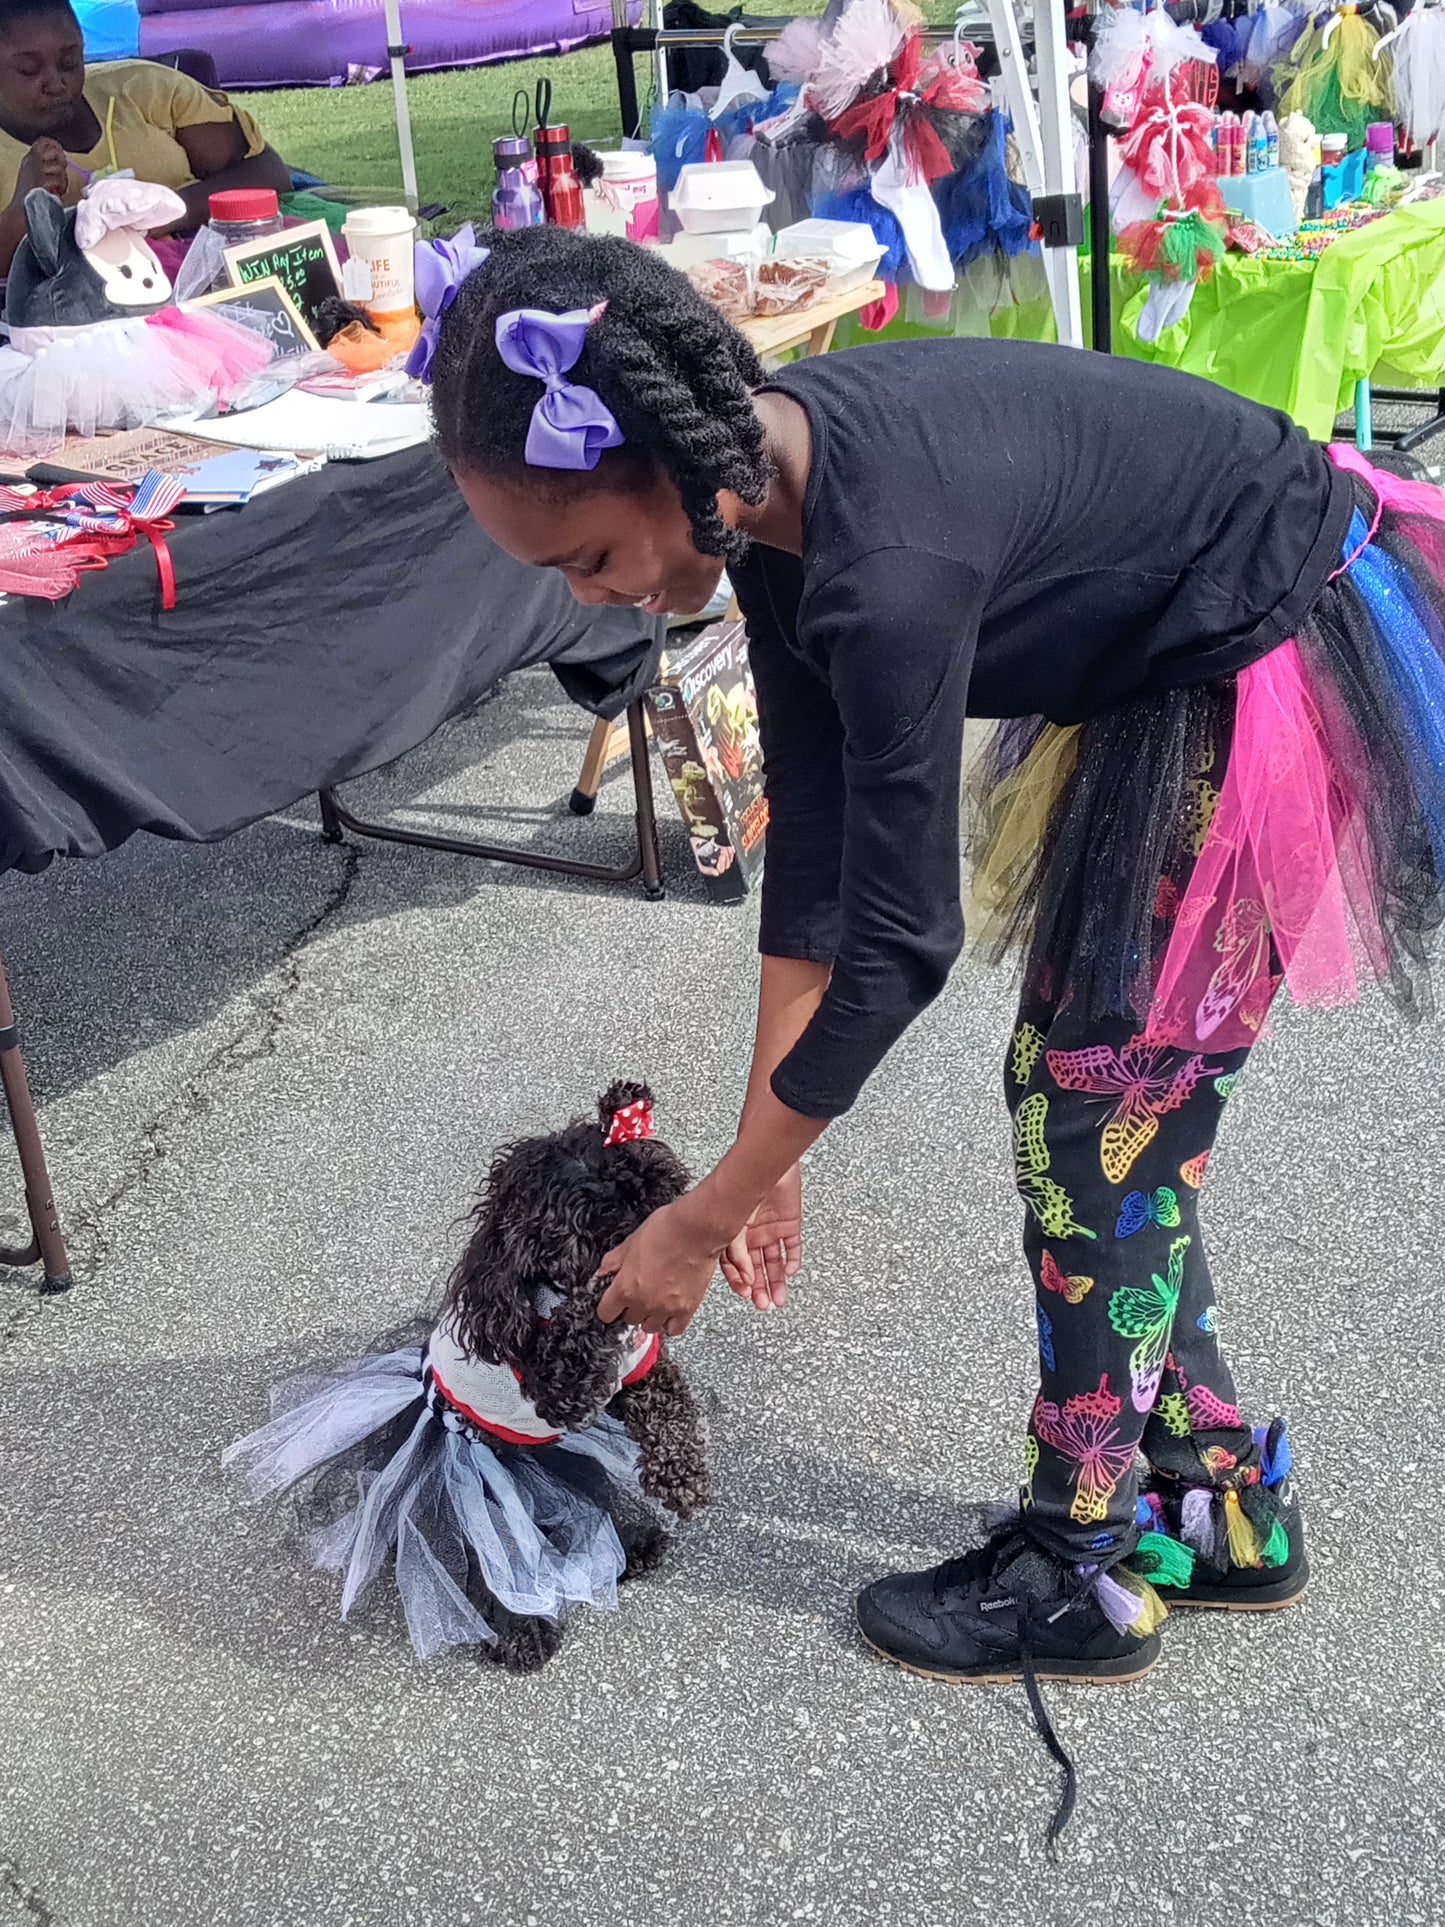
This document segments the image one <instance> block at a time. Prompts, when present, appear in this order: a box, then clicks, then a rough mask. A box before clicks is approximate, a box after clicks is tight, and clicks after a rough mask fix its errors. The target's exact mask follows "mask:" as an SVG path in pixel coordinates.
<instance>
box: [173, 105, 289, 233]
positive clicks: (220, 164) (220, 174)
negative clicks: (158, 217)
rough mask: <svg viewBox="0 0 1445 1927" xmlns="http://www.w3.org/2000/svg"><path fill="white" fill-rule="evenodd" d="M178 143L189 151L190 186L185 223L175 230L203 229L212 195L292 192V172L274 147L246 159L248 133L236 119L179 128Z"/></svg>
mask: <svg viewBox="0 0 1445 1927" xmlns="http://www.w3.org/2000/svg"><path fill="white" fill-rule="evenodd" d="M176 139H177V140H178V141H179V142H180V144H181V146H182V147H183V148H184V149H185V150H186V159H187V160H188V161H189V162H190V164H191V172H192V173H193V174H194V175H195V176H196V178H195V180H194V181H193V182H192V184H191V186H189V187H183V188H182V189H181V190H180V194H181V199H182V200H183V201H184V202H185V204H186V214H185V219H184V220H181V221H177V222H176V224H175V228H174V229H171V230H169V231H170V232H172V233H174V232H175V231H176V229H186V228H193V227H201V226H202V225H203V224H204V222H205V221H206V218H207V216H208V214H209V212H210V209H209V202H210V198H211V196H212V195H213V194H219V193H222V192H223V191H224V190H225V189H226V188H230V187H269V188H274V189H275V191H276V193H277V194H289V193H290V192H291V170H290V168H288V167H287V165H286V163H285V161H283V160H282V158H281V156H280V155H279V154H278V153H277V152H276V150H275V148H274V147H263V148H262V149H261V151H260V153H259V154H251V155H249V156H248V155H247V153H246V149H247V147H248V145H249V142H248V141H247V138H246V130H245V129H244V128H243V127H242V125H241V123H240V122H239V121H238V120H237V119H235V117H234V116H233V117H232V118H231V119H230V120H228V121H199V122H197V123H196V125H195V126H193V127H178V128H177V129H176Z"/></svg>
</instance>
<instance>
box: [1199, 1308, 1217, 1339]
mask: <svg viewBox="0 0 1445 1927" xmlns="http://www.w3.org/2000/svg"><path fill="white" fill-rule="evenodd" d="M1194 1322H1195V1324H1196V1325H1198V1327H1199V1329H1200V1331H1202V1332H1204V1333H1205V1334H1206V1336H1207V1337H1209V1338H1213V1336H1214V1334H1215V1333H1216V1332H1217V1331H1218V1330H1219V1313H1218V1312H1217V1311H1216V1310H1215V1308H1214V1306H1213V1305H1206V1306H1205V1307H1204V1309H1203V1311H1202V1312H1200V1314H1199V1316H1198V1317H1197V1318H1196V1319H1195V1321H1194Z"/></svg>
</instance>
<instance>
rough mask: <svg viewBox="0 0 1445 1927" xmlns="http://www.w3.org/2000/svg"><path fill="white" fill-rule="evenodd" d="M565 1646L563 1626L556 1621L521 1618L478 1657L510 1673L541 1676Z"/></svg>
mask: <svg viewBox="0 0 1445 1927" xmlns="http://www.w3.org/2000/svg"><path fill="white" fill-rule="evenodd" d="M561 1644H562V1626H561V1624H560V1622H559V1621H557V1620H555V1619H519V1620H517V1621H516V1622H515V1623H514V1624H512V1625H510V1626H508V1627H507V1628H506V1629H505V1630H504V1631H503V1632H501V1633H499V1634H498V1636H497V1638H496V1639H495V1640H494V1642H493V1643H492V1644H491V1645H490V1646H482V1647H479V1648H478V1649H477V1651H478V1657H479V1658H480V1659H482V1660H483V1661H484V1662H486V1663H487V1664H489V1665H492V1666H500V1667H501V1668H502V1670H503V1672H506V1673H540V1672H541V1670H542V1668H543V1667H544V1666H545V1665H546V1664H547V1661H548V1660H549V1659H551V1658H552V1657H553V1656H554V1655H555V1654H556V1652H557V1650H558V1648H559V1647H560V1646H561Z"/></svg>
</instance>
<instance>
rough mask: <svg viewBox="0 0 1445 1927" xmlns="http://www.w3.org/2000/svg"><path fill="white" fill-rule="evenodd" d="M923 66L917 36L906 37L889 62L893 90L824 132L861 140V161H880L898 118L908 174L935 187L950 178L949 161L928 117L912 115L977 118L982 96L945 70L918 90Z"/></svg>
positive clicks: (857, 104)
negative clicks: (928, 112)
mask: <svg viewBox="0 0 1445 1927" xmlns="http://www.w3.org/2000/svg"><path fill="white" fill-rule="evenodd" d="M922 65H923V39H922V36H921V35H919V34H916V33H912V34H909V36H908V38H907V39H906V40H905V41H904V43H903V45H902V47H901V48H900V49H899V51H898V56H897V58H896V59H895V60H894V62H893V67H892V74H893V84H892V86H891V87H887V88H885V89H884V91H883V92H882V93H880V94H871V95H869V97H868V98H867V99H866V100H856V101H854V103H853V105H852V106H851V107H845V108H844V110H843V112H842V113H841V114H839V116H838V118H837V119H836V120H832V121H829V123H828V132H829V133H830V134H832V135H835V136H836V137H837V138H838V139H839V140H855V139H857V138H859V137H860V136H861V137H862V140H863V158H864V159H865V160H869V161H879V160H882V158H883V156H884V155H885V154H886V153H887V152H888V142H889V139H890V137H891V136H892V133H893V128H894V123H895V122H896V121H897V120H898V119H899V118H900V116H902V118H903V148H904V152H905V154H906V155H907V157H908V161H909V166H910V168H911V170H912V171H913V172H914V173H915V174H917V176H918V177H919V178H920V179H921V180H924V181H936V180H940V179H941V178H942V177H943V176H944V175H945V174H951V173H952V172H953V160H952V157H951V156H950V154H949V151H948V149H947V148H946V147H945V146H944V144H943V142H942V141H941V140H940V139H939V137H938V134H937V131H936V130H935V129H934V128H933V126H932V125H931V124H930V123H929V121H928V119H927V117H926V116H925V115H923V114H920V113H917V112H914V111H913V110H914V109H916V108H917V107H919V106H924V107H933V108H938V109H940V110H944V111H947V112H949V113H955V114H970V113H978V112H979V111H980V110H981V109H982V107H983V105H984V102H985V98H986V96H985V94H984V89H983V86H982V84H981V83H978V82H976V83H975V84H974V85H972V86H971V85H970V83H969V81H968V80H967V79H966V78H965V76H964V75H963V74H961V73H959V72H958V71H957V70H956V69H954V68H952V67H947V66H945V67H943V68H941V69H940V71H939V72H938V73H936V74H935V75H934V77H933V78H932V80H930V81H929V82H927V84H926V85H925V86H924V87H922V88H921V89H920V88H919V86H918V76H919V70H920V68H921V67H922Z"/></svg>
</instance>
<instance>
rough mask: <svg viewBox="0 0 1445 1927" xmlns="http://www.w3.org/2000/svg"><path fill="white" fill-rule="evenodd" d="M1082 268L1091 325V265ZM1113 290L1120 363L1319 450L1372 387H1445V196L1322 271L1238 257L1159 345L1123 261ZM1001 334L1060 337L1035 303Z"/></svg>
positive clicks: (1358, 239) (1322, 260)
mask: <svg viewBox="0 0 1445 1927" xmlns="http://www.w3.org/2000/svg"><path fill="white" fill-rule="evenodd" d="M1081 268H1082V279H1083V284H1084V286H1083V300H1084V316H1085V322H1086V324H1087V320H1088V313H1089V275H1088V264H1087V262H1082V263H1081ZM1111 280H1112V294H1113V310H1114V352H1115V353H1116V354H1122V355H1130V356H1133V357H1134V358H1135V359H1136V360H1139V361H1155V362H1160V363H1163V364H1164V365H1165V366H1166V367H1170V368H1183V369H1185V370H1186V371H1187V372H1188V373H1189V374H1192V375H1206V376H1208V377H1209V378H1210V379H1211V380H1213V381H1217V382H1221V383H1222V384H1223V385H1224V386H1225V387H1226V388H1233V389H1234V390H1235V391H1236V392H1237V393H1238V394H1241V395H1248V396H1249V397H1250V398H1251V400H1254V401H1260V402H1266V403H1268V405H1269V406H1270V407H1272V408H1282V409H1284V411H1285V412H1286V413H1287V414H1290V415H1292V416H1293V417H1294V419H1295V420H1296V421H1297V422H1298V423H1299V424H1300V426H1301V427H1302V428H1303V429H1304V430H1305V431H1306V433H1307V434H1310V435H1312V436H1313V437H1314V438H1315V439H1316V440H1317V441H1326V440H1328V438H1329V436H1330V433H1331V431H1332V429H1333V427H1334V422H1335V416H1336V415H1337V414H1338V413H1339V412H1340V410H1341V409H1342V408H1348V407H1350V406H1351V404H1352V402H1353V400H1354V389H1355V383H1356V382H1357V381H1358V380H1360V379H1361V378H1362V377H1366V376H1368V377H1370V378H1371V379H1373V380H1375V381H1378V382H1381V383H1384V384H1388V385H1390V386H1394V387H1400V388H1436V387H1440V386H1442V385H1445V198H1442V199H1441V200H1438V201H1428V202H1425V203H1424V204H1423V205H1421V206H1418V207H1402V208H1396V209H1395V210H1394V212H1393V213H1391V214H1387V215H1385V216H1384V218H1383V219H1381V220H1379V221H1373V222H1371V224H1370V225H1369V226H1368V227H1363V228H1356V229H1355V231H1354V232H1353V233H1351V234H1344V235H1341V237H1340V239H1339V240H1338V241H1335V242H1333V243H1332V244H1331V245H1330V246H1329V247H1328V248H1326V249H1325V251H1324V253H1323V254H1321V255H1319V256H1317V257H1316V259H1314V260H1312V261H1262V260H1259V259H1257V258H1252V257H1251V256H1249V255H1245V254H1228V255H1226V256H1225V258H1224V260H1223V262H1222V263H1221V264H1220V266H1219V267H1218V268H1217V269H1216V270H1215V272H1214V274H1213V275H1212V276H1211V278H1210V279H1209V280H1208V281H1207V282H1205V283H1204V284H1203V286H1202V287H1199V288H1196V289H1195V292H1194V299H1193V301H1192V302H1191V303H1190V305H1189V312H1188V314H1187V315H1186V316H1185V317H1184V319H1183V320H1182V321H1181V322H1179V323H1178V325H1177V326H1175V327H1173V328H1169V329H1166V331H1165V332H1164V333H1163V334H1162V335H1161V336H1160V337H1159V339H1158V341H1156V342H1153V343H1149V342H1144V341H1140V339H1139V337H1138V335H1137V333H1136V332H1135V329H1136V326H1137V323H1138V318H1139V311H1140V309H1141V308H1142V307H1143V305H1144V297H1145V294H1146V292H1147V290H1146V289H1145V286H1144V284H1143V283H1142V282H1141V281H1140V280H1139V278H1138V276H1136V275H1133V274H1131V273H1130V272H1129V271H1128V269H1127V268H1126V267H1125V266H1124V264H1123V263H1122V261H1120V260H1119V258H1118V257H1117V256H1115V257H1114V259H1113V261H1112V263H1111ZM992 326H993V332H994V334H995V335H1014V336H1019V337H1023V338H1027V339H1033V340H1044V339H1047V340H1052V339H1053V336H1054V324H1053V315H1052V313H1051V312H1049V311H1047V310H1045V309H1041V308H1040V307H1039V305H1038V304H1037V303H1034V302H1029V303H1027V304H1025V305H1024V306H1022V307H1018V308H1009V309H1004V310H1002V311H1001V312H999V313H998V314H996V315H995V316H994V317H993V323H992Z"/></svg>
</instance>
